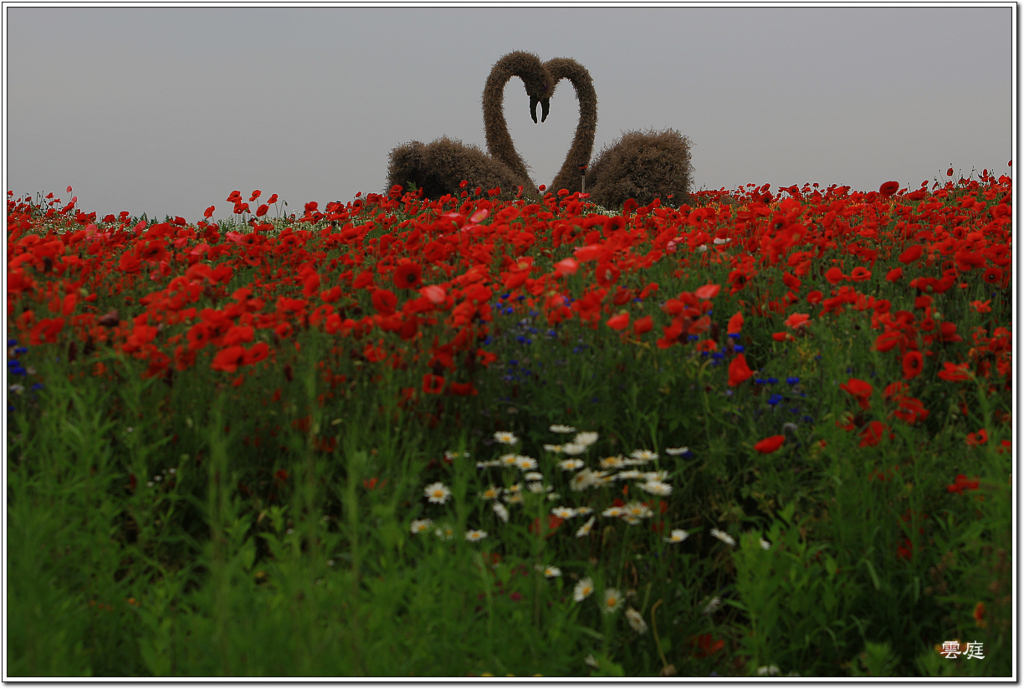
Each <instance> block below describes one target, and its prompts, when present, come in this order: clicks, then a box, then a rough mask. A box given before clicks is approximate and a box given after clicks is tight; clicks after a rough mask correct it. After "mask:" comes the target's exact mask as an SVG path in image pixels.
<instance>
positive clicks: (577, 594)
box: [572, 577, 594, 603]
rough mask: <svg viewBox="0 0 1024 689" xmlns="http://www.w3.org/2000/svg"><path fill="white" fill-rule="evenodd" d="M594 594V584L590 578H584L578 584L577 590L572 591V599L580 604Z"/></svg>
mask: <svg viewBox="0 0 1024 689" xmlns="http://www.w3.org/2000/svg"><path fill="white" fill-rule="evenodd" d="M593 592H594V582H593V581H592V580H591V578H590V577H584V578H582V579H580V580H579V581H578V582H576V588H574V589H573V590H572V599H573V600H574V601H576V602H577V603H579V602H580V601H582V600H583V599H584V598H586V597H588V596H589V595H590V594H592V593H593Z"/></svg>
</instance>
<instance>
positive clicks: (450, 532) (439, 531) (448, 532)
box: [434, 526, 455, 541]
mask: <svg viewBox="0 0 1024 689" xmlns="http://www.w3.org/2000/svg"><path fill="white" fill-rule="evenodd" d="M434 535H435V536H437V537H438V538H440V539H441V540H442V541H450V540H452V537H453V536H454V535H455V529H453V528H452V527H450V526H445V527H440V526H439V527H437V528H436V529H434Z"/></svg>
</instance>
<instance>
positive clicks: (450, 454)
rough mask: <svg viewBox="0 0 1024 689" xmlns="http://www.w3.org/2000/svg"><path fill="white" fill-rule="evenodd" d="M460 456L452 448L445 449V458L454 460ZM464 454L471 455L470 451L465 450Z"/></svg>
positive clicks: (464, 455)
mask: <svg viewBox="0 0 1024 689" xmlns="http://www.w3.org/2000/svg"><path fill="white" fill-rule="evenodd" d="M458 456H459V453H458V452H452V451H451V450H445V451H444V458H445V459H447V460H448V461H449V462H450V461H452V460H453V459H455V458H456V457H458ZM462 456H463V457H469V453H468V452H463V453H462Z"/></svg>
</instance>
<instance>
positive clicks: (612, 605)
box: [601, 589, 622, 614]
mask: <svg viewBox="0 0 1024 689" xmlns="http://www.w3.org/2000/svg"><path fill="white" fill-rule="evenodd" d="M620 607H622V594H621V593H619V590H618V589H605V590H604V595H603V596H602V597H601V612H603V613H605V614H608V613H613V612H615V611H616V610H618V609H619V608H620Z"/></svg>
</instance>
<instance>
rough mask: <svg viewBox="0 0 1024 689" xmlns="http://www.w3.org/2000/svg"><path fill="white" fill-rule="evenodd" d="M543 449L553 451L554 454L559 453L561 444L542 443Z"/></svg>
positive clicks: (560, 452)
mask: <svg viewBox="0 0 1024 689" xmlns="http://www.w3.org/2000/svg"><path fill="white" fill-rule="evenodd" d="M544 451H545V452H553V453H554V454H556V455H560V454H562V446H561V445H544Z"/></svg>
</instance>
